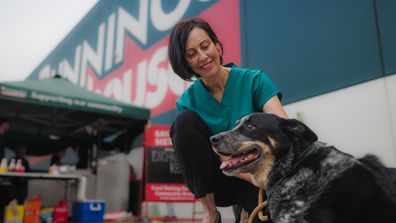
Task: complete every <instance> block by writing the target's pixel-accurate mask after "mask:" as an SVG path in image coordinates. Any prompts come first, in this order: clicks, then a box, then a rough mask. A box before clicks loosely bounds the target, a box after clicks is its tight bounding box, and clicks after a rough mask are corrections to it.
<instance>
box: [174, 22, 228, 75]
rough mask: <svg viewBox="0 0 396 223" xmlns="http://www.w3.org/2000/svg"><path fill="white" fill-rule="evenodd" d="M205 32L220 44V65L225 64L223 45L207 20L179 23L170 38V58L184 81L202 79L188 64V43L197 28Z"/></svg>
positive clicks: (214, 41) (175, 70)
mask: <svg viewBox="0 0 396 223" xmlns="http://www.w3.org/2000/svg"><path fill="white" fill-rule="evenodd" d="M195 27H198V28H201V29H203V30H205V32H206V33H207V34H208V36H209V38H210V39H211V40H212V41H213V43H215V44H216V43H218V44H219V45H220V48H221V54H220V63H221V64H222V63H223V45H222V44H221V42H220V41H219V39H218V38H217V35H216V33H215V32H214V31H213V29H212V27H211V26H210V25H209V23H207V22H206V21H205V20H203V19H200V18H192V19H187V20H183V21H181V22H179V23H178V24H176V25H175V26H174V27H173V29H172V32H171V34H170V38H169V46H168V56H169V61H170V64H171V66H172V69H173V71H174V72H175V73H176V74H177V75H178V76H179V77H180V78H182V79H183V80H186V81H192V78H193V77H194V76H195V77H200V76H199V74H196V73H194V71H193V70H192V69H191V67H190V66H189V65H188V64H187V60H186V57H185V50H186V41H187V37H188V34H189V33H190V31H191V30H192V29H193V28H195Z"/></svg>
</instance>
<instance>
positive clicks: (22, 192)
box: [9, 145, 30, 204]
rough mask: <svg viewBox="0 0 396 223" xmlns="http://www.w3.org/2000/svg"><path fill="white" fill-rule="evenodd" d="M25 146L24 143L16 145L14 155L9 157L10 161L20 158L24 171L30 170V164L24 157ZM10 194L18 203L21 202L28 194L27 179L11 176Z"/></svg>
mask: <svg viewBox="0 0 396 223" xmlns="http://www.w3.org/2000/svg"><path fill="white" fill-rule="evenodd" d="M26 152H27V148H26V146H24V145H19V146H17V148H16V150H15V156H14V157H11V158H10V161H9V162H11V160H12V159H14V160H15V161H18V160H21V161H22V166H23V167H24V169H25V172H30V164H29V162H28V160H27V159H26ZM11 182H12V187H11V194H12V197H13V199H17V201H18V204H23V203H24V202H25V200H26V198H27V196H28V180H27V179H25V178H19V177H18V178H12V179H11Z"/></svg>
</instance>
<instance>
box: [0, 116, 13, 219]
mask: <svg viewBox="0 0 396 223" xmlns="http://www.w3.org/2000/svg"><path fill="white" fill-rule="evenodd" d="M10 127H11V126H10V122H9V120H8V119H3V118H0V160H2V159H3V158H4V147H5V141H4V137H3V136H4V135H5V134H6V132H7V131H9V130H10ZM9 187H10V182H9V181H8V180H4V179H0V222H2V221H3V215H4V214H3V213H4V206H5V205H7V204H8V202H9V201H10V194H9V193H8V191H9Z"/></svg>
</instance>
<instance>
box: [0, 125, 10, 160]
mask: <svg viewBox="0 0 396 223" xmlns="http://www.w3.org/2000/svg"><path fill="white" fill-rule="evenodd" d="M10 128H11V125H10V121H9V120H8V119H3V118H0V160H1V159H3V158H4V147H5V140H4V138H3V136H4V135H5V134H6V132H8V130H10Z"/></svg>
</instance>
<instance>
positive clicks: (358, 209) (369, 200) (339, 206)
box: [306, 159, 396, 223]
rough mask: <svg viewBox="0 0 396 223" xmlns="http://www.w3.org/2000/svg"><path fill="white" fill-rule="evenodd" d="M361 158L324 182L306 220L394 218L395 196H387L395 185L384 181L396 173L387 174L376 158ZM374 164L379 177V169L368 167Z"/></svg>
mask: <svg viewBox="0 0 396 223" xmlns="http://www.w3.org/2000/svg"><path fill="white" fill-rule="evenodd" d="M359 161H360V160H359ZM362 161H363V162H358V163H357V164H355V165H354V166H353V167H351V168H349V169H348V170H346V171H345V172H343V173H342V174H341V175H340V176H339V177H337V178H336V179H335V180H334V181H333V182H331V183H330V184H329V185H327V186H328V189H327V190H325V191H324V192H323V194H322V195H321V197H320V198H319V199H318V200H317V201H316V202H315V203H314V204H312V209H311V210H310V211H309V212H308V213H309V214H308V215H307V217H306V219H307V220H308V221H309V222H337V223H344V222H345V223H346V222H348V223H350V222H359V223H364V222H367V223H372V222H385V223H387V222H389V223H391V222H392V223H393V222H396V202H395V199H394V198H395V197H394V195H393V196H390V195H391V194H394V189H395V187H394V186H393V187H390V186H391V185H390V184H388V183H387V182H384V180H385V179H389V177H390V178H395V177H396V175H395V174H386V173H385V172H387V170H386V169H387V168H386V167H384V166H383V165H381V164H380V163H379V162H375V163H373V162H372V161H374V160H367V159H362ZM368 166H370V167H368ZM373 166H376V167H378V168H380V169H382V171H384V173H381V175H382V176H381V177H380V176H379V175H378V174H379V173H378V172H377V170H378V169H371V167H373ZM384 174H385V175H387V177H388V178H385V175H384ZM385 181H386V180H385Z"/></svg>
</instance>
